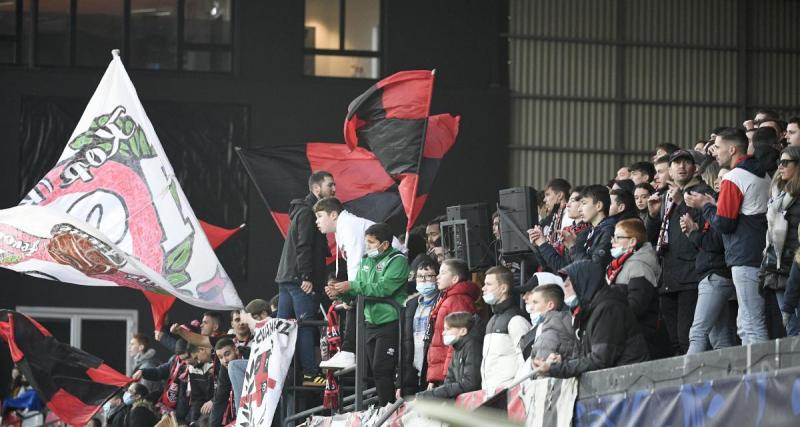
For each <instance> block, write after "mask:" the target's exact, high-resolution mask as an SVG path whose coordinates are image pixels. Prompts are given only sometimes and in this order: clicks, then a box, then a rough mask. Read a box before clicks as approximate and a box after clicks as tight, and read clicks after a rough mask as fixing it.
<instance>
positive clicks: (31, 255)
mask: <svg viewBox="0 0 800 427" xmlns="http://www.w3.org/2000/svg"><path fill="white" fill-rule="evenodd" d="M0 266H2V267H6V268H9V269H12V270H15V271H18V272H21V273H25V274H29V275H33V276H38V277H44V278H47V279H51V280H57V281H61V282H67V283H74V284H80V285H92V286H114V285H116V286H125V287H130V288H134V289H138V290H142V291H151V292H155V293H160V294H165V295H166V294H169V295H173V296H176V297H178V298H180V299H182V300H183V301H185V302H187V303H189V304H192V305H195V306H200V307H203V308H208V309H216V310H229V309H235V308H240V307H241V306H242V303H241V300H240V299H239V296H238V295H237V294H236V289H235V288H234V286H233V283H232V282H231V281H230V279H229V278H228V275H227V274H226V273H225V270H224V269H223V268H222V266H221V265H220V263H219V260H218V259H217V257H216V255H215V254H214V251H213V249H212V248H211V245H210V244H209V242H208V239H207V238H206V235H205V233H204V232H203V229H202V228H201V226H200V224H199V223H198V221H197V218H196V217H195V215H194V212H193V211H192V208H191V206H189V202H188V201H187V200H186V196H185V195H184V193H183V190H182V189H181V186H180V184H179V183H178V181H177V179H176V178H175V173H174V171H173V170H172V166H171V165H170V163H169V160H168V159H167V157H166V155H165V154H164V150H163V148H162V147H161V143H160V142H159V140H158V136H156V133H155V131H154V130H153V126H152V124H151V123H150V120H149V119H148V118H147V115H146V114H145V112H144V108H143V107H142V104H141V103H140V102H139V99H138V97H137V95H136V89H135V88H134V87H133V83H131V81H130V79H129V77H128V74H127V73H126V72H125V68H124V66H123V65H122V61H121V60H120V58H119V56H117V55H115V56H114V58H113V60H112V61H111V64H109V66H108V69H107V70H106V73H105V75H104V76H103V79H102V80H101V81H100V84H99V86H98V87H97V90H96V91H95V93H94V95H93V96H92V99H91V100H90V101H89V104H88V105H87V107H86V110H85V111H84V113H83V116H82V117H81V119H80V121H79V122H78V125H77V127H76V129H75V131H74V132H73V134H72V136H71V138H70V140H69V142H68V144H67V146H66V148H65V149H64V152H63V153H62V154H61V157H60V159H59V160H58V162H57V164H56V166H55V167H54V168H53V169H52V170H51V171H50V172H48V173H47V175H46V176H45V177H44V178H42V179H41V180H40V181H39V183H37V184H36V185H35V186H34V188H33V189H32V190H31V191H30V192H29V193H28V195H27V196H26V197H25V198H24V199H23V200H22V202H21V203H20V205H19V206H17V207H14V208H10V209H6V210H2V211H0Z"/></svg>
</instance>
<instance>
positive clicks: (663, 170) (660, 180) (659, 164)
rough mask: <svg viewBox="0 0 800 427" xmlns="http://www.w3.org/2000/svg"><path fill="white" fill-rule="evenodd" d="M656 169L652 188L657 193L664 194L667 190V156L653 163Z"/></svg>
mask: <svg viewBox="0 0 800 427" xmlns="http://www.w3.org/2000/svg"><path fill="white" fill-rule="evenodd" d="M653 163H654V165H655V168H656V177H655V179H654V180H653V187H654V188H655V189H656V191H658V192H659V193H663V192H666V191H667V190H668V189H669V182H670V177H669V156H663V157H659V158H657V159H656V160H655V161H653Z"/></svg>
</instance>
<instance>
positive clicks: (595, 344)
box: [550, 261, 649, 378]
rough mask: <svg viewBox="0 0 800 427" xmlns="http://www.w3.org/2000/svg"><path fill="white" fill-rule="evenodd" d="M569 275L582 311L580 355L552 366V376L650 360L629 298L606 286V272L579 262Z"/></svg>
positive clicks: (590, 264) (589, 262) (587, 262)
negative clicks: (629, 303)
mask: <svg viewBox="0 0 800 427" xmlns="http://www.w3.org/2000/svg"><path fill="white" fill-rule="evenodd" d="M564 272H565V273H566V274H567V275H569V277H570V279H571V281H572V286H573V287H574V289H575V293H576V295H577V298H578V304H579V305H580V309H579V310H578V314H577V317H576V323H575V324H576V326H577V328H578V330H579V332H578V337H579V339H580V349H579V356H578V357H576V358H574V359H571V360H566V361H563V362H561V363H556V364H553V365H552V366H551V367H550V376H553V377H556V378H570V377H575V376H578V375H581V374H583V373H584V372H589V371H596V370H599V369H606V368H613V367H615V366H622V365H627V364H631V363H638V362H644V361H647V360H648V358H649V356H648V351H647V343H646V342H645V339H644V336H643V335H642V332H641V330H640V329H639V323H638V322H637V321H636V316H635V315H634V314H633V312H632V311H631V309H630V307H628V301H627V300H626V298H625V295H623V294H622V292H620V291H619V290H617V289H614V288H611V287H609V286H606V283H605V275H604V272H603V269H602V268H601V267H600V266H599V265H597V264H595V263H593V262H591V261H578V262H575V263H573V264H571V265H569V266H568V267H567V268H565V269H564Z"/></svg>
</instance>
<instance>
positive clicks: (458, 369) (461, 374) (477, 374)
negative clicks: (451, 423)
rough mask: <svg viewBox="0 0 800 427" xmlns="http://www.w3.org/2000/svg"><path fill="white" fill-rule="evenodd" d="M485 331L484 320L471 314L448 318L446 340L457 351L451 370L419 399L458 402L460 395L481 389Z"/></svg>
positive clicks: (460, 314) (445, 320)
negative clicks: (455, 399)
mask: <svg viewBox="0 0 800 427" xmlns="http://www.w3.org/2000/svg"><path fill="white" fill-rule="evenodd" d="M482 339H483V330H482V328H481V327H480V318H479V317H478V316H477V315H475V314H473V313H470V312H467V311H458V312H454V313H450V314H448V315H447V317H445V319H444V330H443V331H442V340H443V341H444V343H445V345H447V346H450V347H452V348H453V357H452V358H451V360H450V364H449V365H448V368H447V377H445V379H444V383H442V385H440V386H438V387H434V388H433V389H431V390H426V391H423V392H420V393H418V394H417V397H422V398H427V397H435V398H438V399H454V398H456V397H458V395H459V394H462V393H467V392H470V391H475V390H480V388H481V359H482V353H481V341H482Z"/></svg>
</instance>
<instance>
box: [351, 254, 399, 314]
mask: <svg viewBox="0 0 800 427" xmlns="http://www.w3.org/2000/svg"><path fill="white" fill-rule="evenodd" d="M406 283H408V260H407V259H406V257H405V255H403V254H402V253H401V252H400V251H398V250H397V249H395V248H393V247H389V249H387V250H386V251H384V252H383V253H382V254H380V255H378V256H377V257H375V258H370V257H365V258H364V259H363V260H361V265H359V267H358V273H356V278H355V280H351V281H350V287H351V289H350V290H349V291H348V292H346V293H345V294H343V296H344V297H345V298H346V299H351V300H353V299H355V298H356V296H358V295H364V296H369V297H381V298H386V297H391V298H392V299H394V300H395V301H397V303H398V304H400V305H401V306H402V305H403V303H404V302H405V300H406V298H408V292H407V290H406ZM364 318H365V320H366V321H367V323H370V324H372V325H383V324H384V323H389V322H392V321H394V320H397V319H398V318H399V317H398V315H397V311H395V309H394V307H392V306H391V305H389V304H385V303H376V302H369V301H367V302H366V303H365V304H364Z"/></svg>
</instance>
